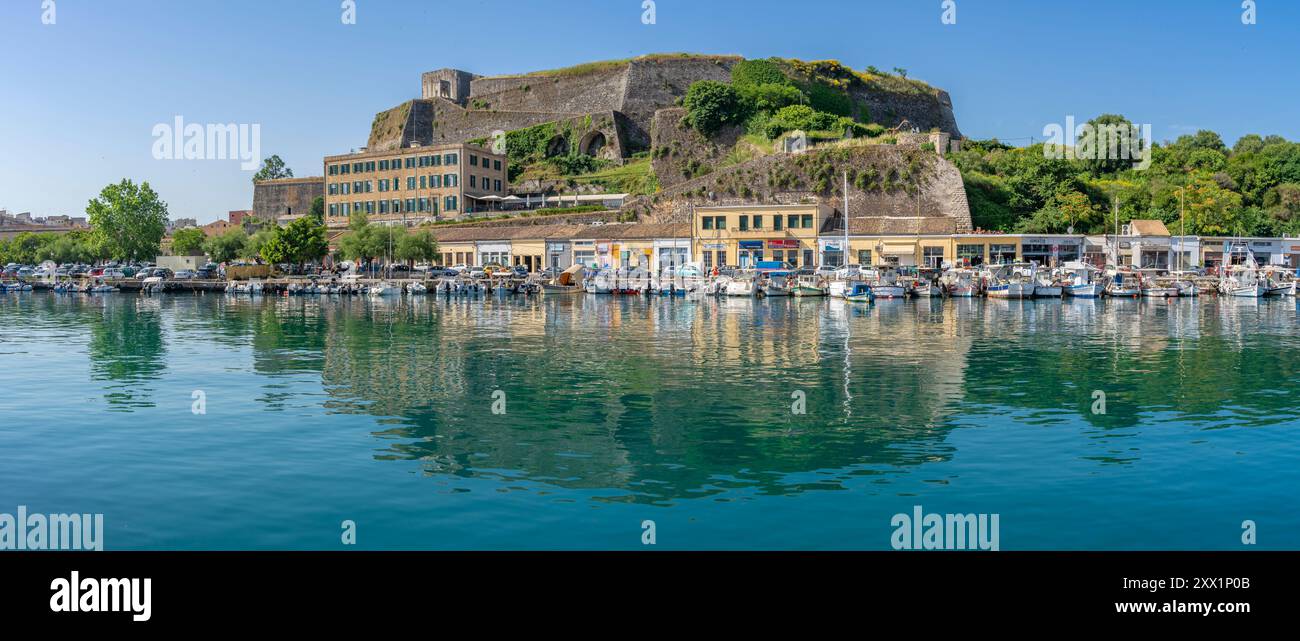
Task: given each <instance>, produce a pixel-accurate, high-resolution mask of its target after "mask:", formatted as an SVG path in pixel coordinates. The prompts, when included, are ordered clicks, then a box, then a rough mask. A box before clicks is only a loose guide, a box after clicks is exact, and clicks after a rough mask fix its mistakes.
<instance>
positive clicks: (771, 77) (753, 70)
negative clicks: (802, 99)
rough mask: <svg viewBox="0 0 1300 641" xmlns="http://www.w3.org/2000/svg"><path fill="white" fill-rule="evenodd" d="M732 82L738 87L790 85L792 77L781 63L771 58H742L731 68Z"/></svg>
mask: <svg viewBox="0 0 1300 641" xmlns="http://www.w3.org/2000/svg"><path fill="white" fill-rule="evenodd" d="M731 84H732V85H734V86H736V87H743V86H757V85H766V84H778V85H788V84H790V79H789V78H787V77H786V75H785V71H784V70H782V69H781V66H780V65H778V64H776V63H774V62H772V61H770V60H742V61H741V62H737V63H736V64H735V65H734V66H733V67H732V68H731Z"/></svg>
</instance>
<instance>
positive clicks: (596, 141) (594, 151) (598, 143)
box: [578, 130, 609, 158]
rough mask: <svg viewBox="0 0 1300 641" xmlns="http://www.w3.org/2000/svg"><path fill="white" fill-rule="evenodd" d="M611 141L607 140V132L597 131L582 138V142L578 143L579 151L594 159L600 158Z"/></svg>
mask: <svg viewBox="0 0 1300 641" xmlns="http://www.w3.org/2000/svg"><path fill="white" fill-rule="evenodd" d="M608 144H609V141H608V140H607V139H606V138H605V132H603V131H600V130H596V131H592V132H589V133H588V134H587V135H586V136H583V137H582V142H580V143H578V151H579V152H580V153H583V154H586V155H588V156H591V157H593V158H596V157H598V156H600V152H602V151H604V149H605V147H606V146H607V145H608Z"/></svg>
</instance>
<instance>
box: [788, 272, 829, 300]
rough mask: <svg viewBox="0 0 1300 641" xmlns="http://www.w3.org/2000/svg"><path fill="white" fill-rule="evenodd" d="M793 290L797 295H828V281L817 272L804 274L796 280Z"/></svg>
mask: <svg viewBox="0 0 1300 641" xmlns="http://www.w3.org/2000/svg"><path fill="white" fill-rule="evenodd" d="M792 291H793V293H794V295H795V296H796V297H800V298H802V297H816V296H825V295H826V293H827V292H826V281H824V280H822V279H821V278H818V277H817V276H816V275H815V274H803V275H801V276H799V278H798V279H797V280H795V283H794V287H793V288H792Z"/></svg>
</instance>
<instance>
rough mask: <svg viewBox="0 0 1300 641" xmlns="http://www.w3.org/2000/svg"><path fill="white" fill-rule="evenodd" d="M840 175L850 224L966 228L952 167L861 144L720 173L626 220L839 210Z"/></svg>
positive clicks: (934, 158) (912, 148) (643, 201)
mask: <svg viewBox="0 0 1300 641" xmlns="http://www.w3.org/2000/svg"><path fill="white" fill-rule="evenodd" d="M846 175H847V178H848V183H849V211H850V215H851V216H852V217H854V218H859V217H885V218H898V219H921V218H924V219H932V218H945V219H950V220H951V221H952V227H953V229H954V230H955V231H958V232H965V231H970V229H971V218H970V206H969V205H968V203H967V201H966V188H965V185H964V184H963V182H962V178H961V172H960V171H958V169H957V167H956V166H955V165H953V164H952V163H950V162H948V161H947V160H945V159H944V158H943V157H941V156H939V155H938V154H936V153H935V152H934V151H930V150H927V149H923V148H921V147H920V146H918V145H906V146H905V145H884V144H863V143H860V142H858V143H849V144H846V145H845V146H839V147H828V148H821V149H816V150H813V151H809V152H807V153H803V154H797V155H795V154H773V155H770V156H764V157H762V158H758V159H755V160H751V161H748V162H743V163H740V164H737V165H734V166H730V167H726V168H723V169H718V170H716V171H713V172H711V173H709V174H707V175H704V176H700V177H696V178H692V179H689V180H685V181H682V182H680V183H678V184H676V185H674V186H672V187H669V188H666V189H664V190H662V191H660V192H659V193H657V194H655V195H654V196H647V197H642V198H639V199H637V200H635V201H632V202H630V203H628V204H627V206H625V207H624V217H625V218H632V217H635V218H637V219H639V220H642V221H645V222H685V221H688V220H690V211H691V207H692V206H708V205H745V204H751V203H768V204H796V203H804V202H809V201H816V202H820V203H824V204H828V205H830V206H832V207H834V208H836V209H837V210H839V209H843V198H844V189H843V186H844V178H845V176H846Z"/></svg>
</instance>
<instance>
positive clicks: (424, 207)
mask: <svg viewBox="0 0 1300 641" xmlns="http://www.w3.org/2000/svg"><path fill="white" fill-rule="evenodd" d="M428 210H429V199H428V198H421V199H420V202H419V203H418V204H417V209H416V211H419V212H425V211H428Z"/></svg>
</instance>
